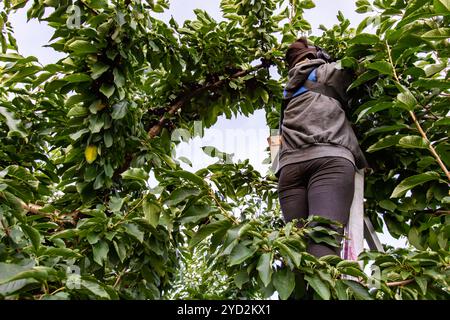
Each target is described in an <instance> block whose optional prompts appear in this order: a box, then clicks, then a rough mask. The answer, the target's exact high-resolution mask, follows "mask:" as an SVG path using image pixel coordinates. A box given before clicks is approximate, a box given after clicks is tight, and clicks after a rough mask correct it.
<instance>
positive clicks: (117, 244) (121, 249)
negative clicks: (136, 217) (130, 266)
mask: <svg viewBox="0 0 450 320" xmlns="http://www.w3.org/2000/svg"><path fill="white" fill-rule="evenodd" d="M113 244H114V249H115V250H116V253H117V256H118V257H119V259H120V261H121V262H122V263H123V262H124V261H125V259H126V258H127V250H126V248H125V245H124V244H123V241H115V240H114V241H113Z"/></svg>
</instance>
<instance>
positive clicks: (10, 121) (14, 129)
mask: <svg viewBox="0 0 450 320" xmlns="http://www.w3.org/2000/svg"><path fill="white" fill-rule="evenodd" d="M0 115H2V116H3V117H4V118H5V120H6V125H7V126H8V128H9V132H8V135H10V133H18V134H19V135H20V136H21V137H26V136H27V134H26V133H25V132H24V131H23V130H22V129H21V128H20V127H21V121H20V120H17V119H16V118H15V116H14V114H13V113H11V112H10V111H9V110H8V109H6V108H4V107H0ZM1 120H3V118H2V117H0V121H1Z"/></svg>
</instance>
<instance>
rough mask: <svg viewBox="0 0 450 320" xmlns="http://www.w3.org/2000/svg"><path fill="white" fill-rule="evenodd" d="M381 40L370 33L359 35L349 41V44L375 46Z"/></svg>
mask: <svg viewBox="0 0 450 320" xmlns="http://www.w3.org/2000/svg"><path fill="white" fill-rule="evenodd" d="M380 41H381V40H380V38H379V37H378V36H377V35H375V34H370V33H360V34H358V35H356V36H355V37H353V38H352V39H350V41H349V43H351V44H377V43H379V42H380Z"/></svg>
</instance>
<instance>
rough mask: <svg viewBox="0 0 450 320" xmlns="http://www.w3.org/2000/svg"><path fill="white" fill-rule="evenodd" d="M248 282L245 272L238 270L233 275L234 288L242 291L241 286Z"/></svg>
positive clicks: (248, 278)
mask: <svg viewBox="0 0 450 320" xmlns="http://www.w3.org/2000/svg"><path fill="white" fill-rule="evenodd" d="M249 280H250V277H249V276H248V273H247V271H246V270H240V271H238V272H237V273H236V274H235V275H234V283H235V284H236V287H238V288H239V289H242V286H243V285H244V284H245V283H247V282H248V281H249Z"/></svg>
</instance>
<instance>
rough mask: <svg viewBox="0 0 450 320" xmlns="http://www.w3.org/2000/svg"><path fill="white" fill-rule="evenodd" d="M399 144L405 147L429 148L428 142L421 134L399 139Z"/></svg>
mask: <svg viewBox="0 0 450 320" xmlns="http://www.w3.org/2000/svg"><path fill="white" fill-rule="evenodd" d="M398 145H399V146H401V147H404V148H419V149H428V142H427V141H426V140H425V139H424V138H422V137H420V136H406V137H403V138H401V139H400V140H399V141H398Z"/></svg>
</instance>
